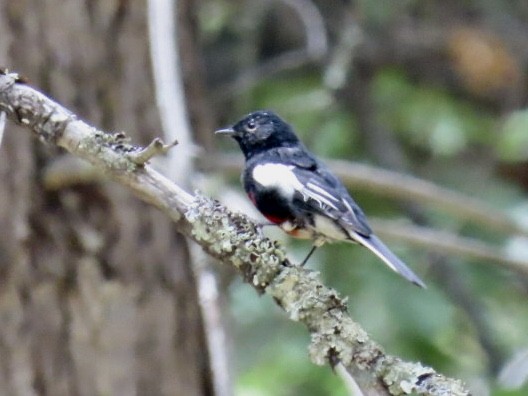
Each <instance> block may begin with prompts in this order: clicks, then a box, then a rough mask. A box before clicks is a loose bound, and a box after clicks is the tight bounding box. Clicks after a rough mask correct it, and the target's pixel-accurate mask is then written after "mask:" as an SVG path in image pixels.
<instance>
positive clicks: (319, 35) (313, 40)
mask: <svg viewBox="0 0 528 396" xmlns="http://www.w3.org/2000/svg"><path fill="white" fill-rule="evenodd" d="M281 1H282V3H284V4H286V5H287V6H288V7H290V8H291V9H292V10H294V11H295V12H296V13H297V15H298V16H299V19H300V20H301V22H302V23H303V25H304V34H305V37H306V43H305V48H306V52H307V53H308V54H309V55H310V57H311V58H312V59H320V58H322V57H323V56H325V55H326V53H327V51H328V38H327V33H326V29H325V22H324V18H323V16H322V15H321V13H320V12H319V9H318V8H317V6H316V5H315V4H314V3H313V2H311V1H309V0H281Z"/></svg>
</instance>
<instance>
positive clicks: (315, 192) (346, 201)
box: [277, 146, 372, 237]
mask: <svg viewBox="0 0 528 396" xmlns="http://www.w3.org/2000/svg"><path fill="white" fill-rule="evenodd" d="M277 152H278V154H279V157H280V159H281V162H283V163H285V164H291V165H293V166H294V168H293V170H292V171H293V173H294V174H295V176H296V178H297V179H298V180H299V182H300V185H302V187H300V188H299V191H297V199H298V200H299V201H300V204H301V207H303V206H304V207H305V208H306V209H307V211H309V212H315V213H317V214H320V215H323V216H326V217H329V218H331V219H334V220H336V221H337V222H338V224H340V225H341V227H343V228H344V229H346V230H348V231H354V232H356V233H359V234H361V235H363V236H365V237H368V236H370V235H371V234H372V230H371V228H370V226H369V225H368V223H367V219H366V217H365V214H364V213H363V211H362V210H361V208H360V207H359V206H358V205H357V204H356V203H355V202H354V200H353V199H352V197H350V195H349V193H348V191H347V190H346V188H345V187H344V186H343V184H342V183H341V182H340V181H339V179H338V178H337V177H336V176H334V175H333V174H332V172H330V170H328V169H327V168H326V166H325V165H324V164H322V163H321V162H320V161H318V160H317V159H316V158H315V157H314V156H313V155H312V154H311V153H310V152H308V151H307V150H306V149H304V147H302V146H301V147H283V148H280V149H278V151H277Z"/></svg>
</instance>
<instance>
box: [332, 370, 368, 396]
mask: <svg viewBox="0 0 528 396" xmlns="http://www.w3.org/2000/svg"><path fill="white" fill-rule="evenodd" d="M334 371H335V372H336V374H337V375H338V376H339V378H341V381H343V383H344V384H345V387H346V389H347V390H348V394H349V395H350V396H365V395H364V394H363V392H362V390H361V388H360V387H359V385H358V384H357V382H356V380H355V379H354V377H352V376H351V375H350V373H349V372H348V371H347V370H346V368H345V366H343V365H342V364H341V363H338V364H337V365H336V366H335V367H334Z"/></svg>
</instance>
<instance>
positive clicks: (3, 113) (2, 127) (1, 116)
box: [0, 111, 6, 147]
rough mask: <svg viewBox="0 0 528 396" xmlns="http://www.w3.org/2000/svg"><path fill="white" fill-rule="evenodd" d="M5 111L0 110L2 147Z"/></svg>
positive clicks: (0, 140)
mask: <svg viewBox="0 0 528 396" xmlns="http://www.w3.org/2000/svg"><path fill="white" fill-rule="evenodd" d="M5 121H6V113H5V112H3V111H0V147H2V141H3V139H4V131H5V124H6V122H5Z"/></svg>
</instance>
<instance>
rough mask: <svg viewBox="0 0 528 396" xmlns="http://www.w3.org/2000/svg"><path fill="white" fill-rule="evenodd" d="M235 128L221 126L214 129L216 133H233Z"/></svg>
mask: <svg viewBox="0 0 528 396" xmlns="http://www.w3.org/2000/svg"><path fill="white" fill-rule="evenodd" d="M234 133H235V130H234V129H233V128H232V127H227V128H222V129H218V130H217V131H215V134H217V135H233V134H234Z"/></svg>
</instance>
